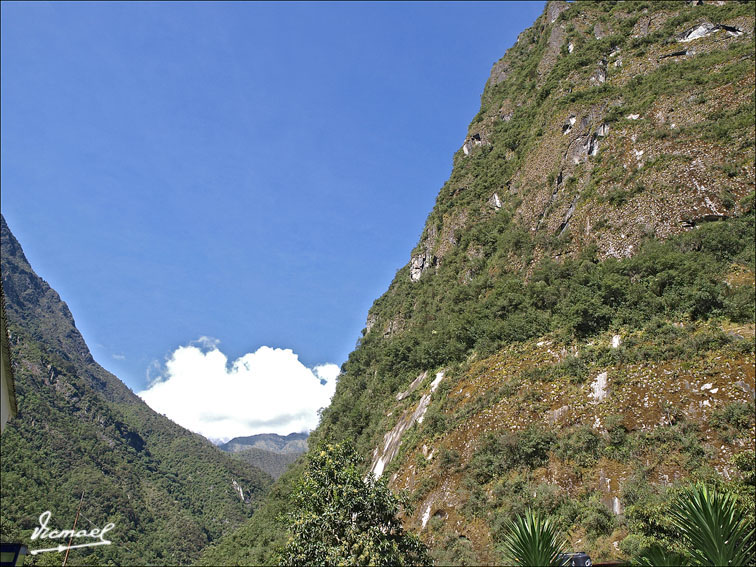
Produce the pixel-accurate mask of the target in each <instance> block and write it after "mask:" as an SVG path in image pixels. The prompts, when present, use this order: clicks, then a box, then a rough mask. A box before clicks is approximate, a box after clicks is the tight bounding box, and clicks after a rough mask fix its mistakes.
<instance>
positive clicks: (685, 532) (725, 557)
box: [671, 484, 755, 565]
mask: <svg viewBox="0 0 756 567" xmlns="http://www.w3.org/2000/svg"><path fill="white" fill-rule="evenodd" d="M671 518H672V523H673V524H674V525H675V527H676V528H677V529H678V530H679V531H680V535H681V536H682V539H683V542H684V544H685V547H686V548H687V551H688V553H689V554H690V556H691V558H692V559H693V562H694V563H696V564H698V565H751V564H752V562H753V561H754V559H755V558H754V527H753V525H751V523H750V522H749V520H748V517H747V516H746V514H745V513H744V511H743V510H742V509H741V508H740V506H738V503H737V501H736V499H735V496H734V495H733V494H730V493H723V492H718V491H717V490H716V489H714V488H709V487H708V486H706V485H705V484H697V485H694V486H692V487H690V488H688V489H687V490H686V491H685V492H684V493H683V494H682V495H681V497H680V498H678V499H677V500H676V502H675V503H674V505H673V507H672V511H671Z"/></svg>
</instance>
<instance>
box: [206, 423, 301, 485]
mask: <svg viewBox="0 0 756 567" xmlns="http://www.w3.org/2000/svg"><path fill="white" fill-rule="evenodd" d="M307 437H308V435H307V433H289V434H288V435H286V436H283V435H277V434H275V433H262V434H259V435H250V436H249V437H234V438H233V439H231V440H230V441H229V442H227V443H223V444H222V445H219V446H218V447H219V448H220V449H221V450H223V451H226V452H227V453H231V454H233V455H234V457H236V458H238V459H241V460H243V461H244V462H246V463H249V464H250V465H252V466H255V467H257V468H259V469H261V470H263V471H265V472H266V473H268V474H269V475H270V476H272V477H273V478H274V479H277V478H278V477H279V476H281V475H282V474H283V473H284V472H285V471H286V470H287V469H288V468H289V467H290V466H291V465H292V463H294V462H295V461H296V460H297V459H298V458H299V456H300V455H302V454H303V453H305V452H306V451H307Z"/></svg>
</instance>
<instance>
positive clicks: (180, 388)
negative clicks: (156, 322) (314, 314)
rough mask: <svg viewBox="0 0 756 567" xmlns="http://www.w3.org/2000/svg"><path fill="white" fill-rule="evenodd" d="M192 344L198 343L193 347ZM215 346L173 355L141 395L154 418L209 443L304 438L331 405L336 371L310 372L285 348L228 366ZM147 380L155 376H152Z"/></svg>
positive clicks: (204, 341) (203, 341)
mask: <svg viewBox="0 0 756 567" xmlns="http://www.w3.org/2000/svg"><path fill="white" fill-rule="evenodd" d="M195 343H199V346H196V345H195ZM217 344H218V342H217V341H216V340H215V339H209V338H208V337H201V338H200V339H199V340H198V341H194V342H193V343H192V344H191V345H189V346H183V347H179V348H178V349H176V350H175V351H174V352H173V354H172V355H171V356H170V358H169V359H168V361H167V362H166V364H165V367H164V368H163V369H162V372H161V376H159V377H158V378H157V380H155V381H154V382H153V383H151V384H149V386H148V388H147V389H146V390H144V391H142V392H139V394H138V395H139V396H140V397H141V398H142V399H143V400H144V401H145V402H147V404H148V405H149V406H150V407H151V408H152V409H154V410H155V411H157V412H159V413H163V414H165V415H166V416H168V417H169V418H170V419H172V420H173V421H175V422H176V423H178V424H179V425H182V426H184V427H186V428H187V429H190V430H191V431H194V432H196V433H199V434H201V435H204V436H205V437H207V438H209V439H212V440H213V441H228V440H229V439H231V438H232V437H238V436H243V435H254V434H257V433H279V434H281V435H286V434H288V433H293V432H299V431H309V430H311V429H314V428H315V427H316V426H317V424H318V414H317V412H318V410H319V409H320V408H322V407H325V406H327V405H328V404H329V403H331V397H332V396H333V392H334V390H335V389H336V377H337V376H338V374H339V367H338V366H336V365H335V364H322V365H318V366H315V367H314V368H312V369H310V368H307V367H306V366H305V365H304V364H302V363H301V362H300V361H299V357H298V356H297V355H296V354H295V353H294V352H293V351H292V350H290V349H279V348H271V347H267V346H262V347H260V348H259V349H257V351H255V352H252V353H247V354H245V355H244V356H241V357H239V358H238V359H236V360H234V361H233V362H231V363H230V364H229V361H228V358H227V357H226V355H225V354H223V353H222V352H221V351H220V350H218V348H217ZM148 374H149V377H154V374H153V373H152V372H149V369H148Z"/></svg>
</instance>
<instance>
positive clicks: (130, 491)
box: [0, 218, 272, 565]
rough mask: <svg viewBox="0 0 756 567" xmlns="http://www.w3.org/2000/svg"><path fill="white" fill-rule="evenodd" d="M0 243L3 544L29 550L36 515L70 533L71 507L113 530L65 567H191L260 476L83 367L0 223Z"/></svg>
mask: <svg viewBox="0 0 756 567" xmlns="http://www.w3.org/2000/svg"><path fill="white" fill-rule="evenodd" d="M0 237H1V238H2V276H3V290H4V293H5V301H6V311H7V318H8V325H9V328H8V333H9V336H10V346H11V360H12V363H13V371H14V374H15V384H16V396H17V402H18V407H19V412H18V415H17V416H16V417H15V418H14V419H12V420H11V421H10V422H9V423H8V426H7V428H6V429H5V430H4V431H3V435H2V446H1V448H2V464H1V465H0V466H1V467H2V468H1V469H0V470H1V471H2V494H3V500H2V503H3V504H2V525H1V527H2V539H3V541H22V542H25V543H27V544H29V543H30V539H29V538H30V536H31V535H32V530H33V529H34V528H36V527H38V526H39V516H40V514H42V513H43V512H45V511H46V510H50V511H51V512H52V517H51V520H50V523H49V525H50V527H55V528H57V529H62V528H64V527H70V525H71V524H72V523H73V521H74V518H75V517H76V513H77V509H78V508H79V504H80V503H81V508H80V516H81V522H82V525H83V526H84V528H85V529H91V528H93V527H99V528H102V527H103V526H104V525H105V524H107V523H113V524H115V528H114V529H113V530H112V531H111V534H110V535H111V537H112V539H113V541H117V542H118V545H107V546H101V547H94V548H89V549H82V550H76V551H75V552H71V555H70V557H69V559H68V564H70V565H109V564H112V565H178V564H188V563H191V562H192V561H193V560H195V559H196V558H197V556H198V554H199V553H200V551H201V550H202V549H203V548H204V547H205V546H206V545H207V544H208V543H209V542H212V541H215V540H216V539H218V538H219V537H220V536H222V535H224V534H226V533H228V532H229V531H231V530H232V529H233V528H234V527H236V526H238V525H239V524H240V523H241V522H242V521H244V520H245V519H247V518H249V517H250V516H251V515H252V513H253V511H254V509H255V508H256V507H257V506H258V505H259V504H260V501H261V500H262V498H263V495H264V494H265V492H266V490H267V489H268V487H269V486H270V484H271V482H272V479H271V477H270V476H269V475H267V474H266V473H264V472H262V471H261V470H259V469H256V468H254V467H252V466H250V465H248V464H247V463H245V462H243V461H241V460H237V459H234V458H232V457H231V456H229V455H227V454H226V453H223V452H221V451H220V450H219V449H217V448H216V447H215V446H213V445H212V444H211V443H210V442H209V441H207V440H206V439H204V438H203V437H200V436H199V435H196V434H194V433H191V432H189V431H187V430H185V429H183V428H181V427H179V426H178V425H176V424H175V423H173V422H172V421H170V420H169V419H167V418H166V417H164V416H161V415H159V414H157V413H155V412H154V411H152V410H151V409H150V408H149V407H147V405H146V404H145V403H144V402H142V401H141V399H139V398H138V397H137V396H136V395H135V394H134V393H133V392H131V391H130V390H129V389H128V388H127V387H126V386H125V385H124V384H123V383H122V382H120V381H119V380H118V379H117V378H116V377H115V376H113V375H111V374H109V373H108V372H107V371H106V370H104V369H103V368H102V367H101V366H99V365H98V364H97V363H96V362H94V360H93V359H92V356H91V354H90V353H89V350H88V348H87V346H86V344H85V343H84V340H83V339H82V337H81V335H80V334H79V332H78V330H77V329H76V327H75V325H74V320H73V317H72V316H71V313H70V312H69V310H68V307H67V306H66V304H65V303H64V302H63V301H61V299H60V297H59V296H58V294H57V293H56V292H55V291H54V290H53V289H51V288H50V287H49V286H48V285H47V283H46V282H45V281H44V280H42V279H41V278H39V277H38V276H37V275H36V274H35V273H34V271H33V270H32V268H31V266H30V265H29V264H28V262H27V260H26V258H25V257H24V255H23V251H22V250H21V247H20V245H19V244H18V242H17V241H16V240H15V238H14V237H13V234H12V233H11V232H10V230H9V228H8V226H7V225H6V223H5V219H4V218H2V234H1V235H0ZM35 543H38V542H35ZM29 548H30V549H36V548H41V546H39V545H30V546H29ZM61 561H62V558H61V557H60V556H59V555H58V554H57V553H48V554H42V555H37V556H33V557H32V556H30V557H29V558H28V559H27V562H26V564H27V565H29V564H31V565H36V564H39V565H45V564H54V565H57V564H60V562H61Z"/></svg>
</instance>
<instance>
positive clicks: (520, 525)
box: [501, 510, 567, 567]
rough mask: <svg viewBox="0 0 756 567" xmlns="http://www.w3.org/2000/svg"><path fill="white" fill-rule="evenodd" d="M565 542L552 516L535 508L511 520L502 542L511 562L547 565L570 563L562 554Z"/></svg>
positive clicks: (508, 560)
mask: <svg viewBox="0 0 756 567" xmlns="http://www.w3.org/2000/svg"><path fill="white" fill-rule="evenodd" d="M564 546H565V541H564V539H563V538H562V536H561V535H560V534H559V531H558V530H557V528H556V526H555V525H554V524H553V523H552V522H551V520H549V519H544V518H542V517H541V516H540V515H539V514H537V513H534V512H533V511H532V510H528V511H527V512H526V513H525V515H524V516H520V517H518V518H517V519H515V520H514V521H509V522H508V524H507V534H506V536H504V540H503V541H502V544H501V547H502V550H503V552H504V557H505V559H506V561H507V563H508V564H511V565H539V566H547V567H562V566H563V565H565V564H566V563H567V559H566V558H565V557H562V556H561V554H562V553H563V551H564Z"/></svg>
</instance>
